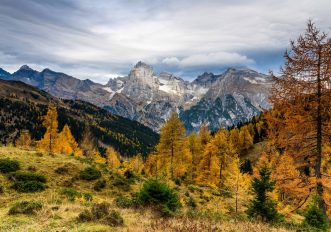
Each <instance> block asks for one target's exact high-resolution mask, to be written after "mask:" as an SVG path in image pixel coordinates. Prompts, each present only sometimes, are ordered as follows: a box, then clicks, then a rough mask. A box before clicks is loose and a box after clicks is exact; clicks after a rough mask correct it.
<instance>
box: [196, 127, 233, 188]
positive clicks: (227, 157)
mask: <svg viewBox="0 0 331 232" xmlns="http://www.w3.org/2000/svg"><path fill="white" fill-rule="evenodd" d="M234 156H235V150H234V149H233V146H232V144H231V143H230V142H229V139H228V132H227V131H226V130H219V131H218V132H217V133H216V134H215V136H214V137H213V138H212V139H211V140H210V142H209V143H208V144H207V146H206V149H205V151H204V154H203V159H202V160H201V162H200V164H199V166H198V177H197V181H198V182H200V183H204V182H205V183H210V184H213V185H219V186H223V185H224V181H225V176H226V172H225V170H226V168H227V166H228V165H229V164H230V163H231V161H232V159H233V157H234Z"/></svg>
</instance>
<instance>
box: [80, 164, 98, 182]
mask: <svg viewBox="0 0 331 232" xmlns="http://www.w3.org/2000/svg"><path fill="white" fill-rule="evenodd" d="M79 177H80V178H81V179H82V180H96V179H99V178H100V177H101V172H100V171H99V170H97V169H96V168H94V167H87V168H85V169H84V170H83V171H81V172H80V173H79Z"/></svg>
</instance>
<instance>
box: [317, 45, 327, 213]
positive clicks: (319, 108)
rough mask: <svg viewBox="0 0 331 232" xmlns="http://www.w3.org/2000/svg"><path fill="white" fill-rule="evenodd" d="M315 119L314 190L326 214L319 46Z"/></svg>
mask: <svg viewBox="0 0 331 232" xmlns="http://www.w3.org/2000/svg"><path fill="white" fill-rule="evenodd" d="M317 65H318V66H317V119H316V129H317V131H316V132H317V133H316V163H315V177H316V191H317V194H318V196H319V208H320V209H322V210H323V213H324V214H325V215H326V205H325V201H324V198H323V184H322V174H321V163H322V115H321V113H322V112H321V111H322V105H321V96H322V91H321V89H322V83H321V70H320V69H321V46H320V47H319V52H318V64H317Z"/></svg>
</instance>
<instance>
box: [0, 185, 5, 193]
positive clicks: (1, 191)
mask: <svg viewBox="0 0 331 232" xmlns="http://www.w3.org/2000/svg"><path fill="white" fill-rule="evenodd" d="M4 192H5V188H4V187H3V186H2V185H0V194H1V193H4Z"/></svg>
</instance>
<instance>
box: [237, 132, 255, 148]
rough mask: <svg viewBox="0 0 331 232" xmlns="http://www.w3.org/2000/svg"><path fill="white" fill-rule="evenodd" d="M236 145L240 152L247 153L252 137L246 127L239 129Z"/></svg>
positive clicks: (251, 144)
mask: <svg viewBox="0 0 331 232" xmlns="http://www.w3.org/2000/svg"><path fill="white" fill-rule="evenodd" d="M238 145H239V148H240V151H247V150H248V149H249V148H251V147H252V146H253V137H252V135H251V133H250V132H249V127H248V126H243V127H241V128H240V132H239V141H238Z"/></svg>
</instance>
